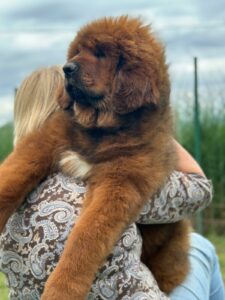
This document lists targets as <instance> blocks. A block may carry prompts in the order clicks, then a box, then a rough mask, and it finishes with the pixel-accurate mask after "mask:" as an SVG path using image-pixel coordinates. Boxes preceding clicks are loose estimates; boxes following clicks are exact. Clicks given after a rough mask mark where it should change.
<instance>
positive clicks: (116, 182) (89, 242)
mask: <svg viewBox="0 0 225 300" xmlns="http://www.w3.org/2000/svg"><path fill="white" fill-rule="evenodd" d="M63 69H64V72H65V90H64V92H63V93H62V95H60V97H59V104H60V106H61V107H62V109H61V110H59V111H58V112H56V113H54V114H53V116H52V117H50V118H49V119H48V120H47V121H46V122H45V124H44V125H43V127H42V128H41V129H39V130H37V131H35V132H33V133H31V134H30V135H28V136H26V137H25V138H24V139H23V140H22V141H21V142H20V143H19V144H18V146H17V147H16V148H15V149H14V151H13V153H12V154H11V155H10V156H9V157H8V158H7V159H6V160H5V161H4V162H3V164H2V165H1V168H0V177H1V182H0V212H1V213H0V229H2V228H3V226H4V225H5V222H6V220H7V219H8V217H9V216H10V215H11V214H12V212H13V211H14V210H15V209H16V208H17V207H18V206H19V205H20V204H21V202H22V201H23V199H24V197H25V196H26V195H27V193H29V192H30V191H31V189H32V188H34V187H35V186H36V185H37V184H38V183H39V182H40V180H42V179H43V178H45V177H46V176H47V175H48V174H49V173H50V172H52V171H54V170H56V169H58V168H59V164H58V162H59V161H60V160H61V159H62V157H63V155H64V153H65V152H66V151H68V150H70V151H71V150H72V151H73V152H74V155H75V156H76V158H77V159H76V161H77V163H78V164H81V165H83V166H85V168H84V171H83V173H82V176H83V177H85V178H86V179H87V180H88V191H87V194H86V199H85V203H84V209H83V212H82V214H81V216H80V218H79V220H78V222H77V223H76V226H74V228H73V229H72V232H71V234H70V235H69V237H68V240H67V242H66V245H65V249H64V252H63V254H62V256H61V259H60V261H59V263H58V265H57V267H56V269H55V270H54V271H53V273H52V274H51V275H50V277H49V279H48V281H47V283H46V287H45V290H44V294H43V296H42V299H44V300H45V299H48V300H49V299H51V300H54V299H60V300H61V299H64V300H67V299H76V300H78V299H80V300H81V299H82V300H83V299H85V296H86V295H87V293H88V291H89V289H90V287H91V284H92V282H93V280H94V277H95V274H96V272H97V270H98V269H99V267H100V266H101V265H102V263H103V262H104V260H105V259H106V257H107V256H108V255H109V254H110V252H111V251H112V249H113V246H114V245H115V243H116V242H117V240H118V239H119V237H120V235H121V233H122V232H123V231H124V230H125V229H126V227H127V226H128V225H129V224H130V223H131V222H135V220H136V219H137V217H138V214H139V213H140V210H141V209H142V207H143V205H144V204H145V203H146V201H147V200H148V199H150V197H151V196H152V195H153V194H154V193H155V192H156V191H157V190H158V189H159V188H160V187H161V186H162V185H163V183H164V182H165V180H166V178H167V177H168V175H169V174H170V173H171V171H172V170H174V168H175V162H176V158H175V153H174V152H175V151H174V146H173V141H172V120H171V111H170V103H169V96H170V81H169V76H168V68H167V64H166V62H165V55H164V47H163V46H162V45H161V43H160V42H159V41H158V39H157V38H156V37H155V36H154V35H153V33H152V31H151V28H150V27H149V26H145V25H143V24H142V22H141V21H140V20H139V19H136V18H129V17H127V16H122V17H118V18H104V19H100V20H96V21H94V22H92V23H90V24H87V25H86V26H84V27H83V28H81V29H80V31H79V32H78V33H77V35H76V37H75V39H74V40H73V41H72V43H71V44H70V46H69V51H68V60H67V63H66V64H65V65H64V68H63ZM78 175H80V174H78ZM12 186H13V189H12V188H11V187H12ZM140 230H141V233H142V235H143V239H144V245H143V261H144V262H145V263H146V264H147V265H148V267H149V268H150V270H151V271H152V272H153V274H154V276H155V277H156V279H157V281H158V284H159V286H160V288H161V289H162V290H163V291H165V292H166V293H168V292H170V291H171V290H172V289H173V288H174V287H175V286H176V285H178V284H179V283H180V282H182V281H183V280H184V278H185V275H186V273H187V270H188V259H187V250H188V235H187V233H188V226H187V224H186V223H185V221H181V222H178V223H175V224H167V225H149V226H147V225H146V226H144V225H143V226H142V227H140Z"/></svg>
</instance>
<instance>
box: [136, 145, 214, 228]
mask: <svg viewBox="0 0 225 300" xmlns="http://www.w3.org/2000/svg"><path fill="white" fill-rule="evenodd" d="M174 142H175V144H176V149H177V156H178V161H177V167H176V169H177V170H176V171H174V172H173V173H172V174H171V175H170V176H169V178H168V180H167V182H166V183H165V185H164V186H163V188H162V189H161V190H160V191H158V193H157V194H156V195H155V196H154V197H153V199H150V200H149V201H148V203H147V204H146V205H145V207H144V209H143V210H142V212H141V214H140V216H139V218H138V220H137V223H142V224H157V223H158V224H161V223H173V222H177V221H179V220H181V219H183V218H185V217H190V216H192V215H193V214H194V213H196V212H198V211H201V210H202V209H204V208H205V207H207V206H208V205H209V204H210V202H211V201H212V190H213V188H212V182H211V180H208V179H207V178H206V177H205V174H204V172H203V170H202V169H201V167H200V166H199V164H198V163H197V162H196V161H195V159H194V158H193V157H192V156H191V155H190V154H189V153H188V152H187V151H186V150H185V149H184V148H183V147H182V146H181V145H180V144H179V143H178V142H177V141H175V140H174Z"/></svg>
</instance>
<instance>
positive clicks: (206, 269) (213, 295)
mask: <svg viewBox="0 0 225 300" xmlns="http://www.w3.org/2000/svg"><path fill="white" fill-rule="evenodd" d="M189 259H190V272H189V274H188V276H187V278H186V280H185V281H184V282H183V283H182V284H181V285H179V286H178V287H177V288H176V289H174V290H173V292H172V293H171V294H170V298H171V300H225V291H224V283H223V280H222V276H221V272H220V267H219V263H218V258H217V255H216V251H215V248H214V246H213V245H212V244H211V243H210V242H209V241H208V240H207V239H205V238H204V237H203V236H201V235H199V234H197V233H191V249H190V252H189Z"/></svg>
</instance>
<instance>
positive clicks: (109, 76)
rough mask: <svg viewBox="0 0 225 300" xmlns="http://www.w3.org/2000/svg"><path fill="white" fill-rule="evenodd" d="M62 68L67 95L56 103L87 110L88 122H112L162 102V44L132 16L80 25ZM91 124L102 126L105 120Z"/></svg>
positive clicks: (164, 85)
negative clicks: (89, 118)
mask: <svg viewBox="0 0 225 300" xmlns="http://www.w3.org/2000/svg"><path fill="white" fill-rule="evenodd" d="M63 69H64V72H65V88H66V92H67V93H66V97H63V98H61V101H60V104H61V106H63V107H68V106H70V105H71V104H73V103H75V104H76V106H77V107H79V109H80V112H81V113H82V111H83V113H84V114H85V113H86V112H89V117H90V116H92V121H93V120H94V121H93V122H92V123H91V124H92V125H93V126H97V125H96V124H94V123H95V122H97V119H98V118H101V117H102V115H103V116H104V115H107V118H105V120H106V119H107V120H109V119H110V118H111V120H113V119H115V118H116V116H118V115H120V116H122V115H125V114H128V113H130V112H133V111H135V110H137V109H139V108H140V107H143V106H148V105H154V106H158V105H160V103H166V102H168V98H169V90H170V87H169V79H168V73H167V65H166V63H165V58H164V48H163V46H162V45H161V43H160V42H159V41H158V40H157V39H156V38H155V37H154V35H153V34H152V33H151V29H150V27H149V26H144V25H143V24H142V23H141V21H140V20H139V19H136V18H129V17H127V16H122V17H119V18H104V19H101V20H97V21H94V22H92V23H90V24H88V25H86V26H84V27H83V28H82V29H81V30H80V31H79V32H78V34H77V36H76V37H75V39H74V40H73V41H72V43H71V45H70V47H69V51H68V62H67V63H66V64H65V65H64V67H63ZM93 115H95V116H94V117H93ZM109 116H111V117H110V118H108V117H109ZM102 119H104V118H102ZM97 123H98V124H102V125H103V126H107V121H106V122H105V124H104V121H103V122H100V123H99V122H97ZM112 123H113V122H112ZM92 125H91V126H92ZM99 126H100V125H99Z"/></svg>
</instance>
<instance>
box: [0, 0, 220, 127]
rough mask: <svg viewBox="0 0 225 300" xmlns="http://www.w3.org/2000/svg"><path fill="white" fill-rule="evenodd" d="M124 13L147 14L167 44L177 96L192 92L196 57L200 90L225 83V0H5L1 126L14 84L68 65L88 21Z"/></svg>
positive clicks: (9, 112)
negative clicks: (38, 72) (39, 71)
mask: <svg viewBox="0 0 225 300" xmlns="http://www.w3.org/2000/svg"><path fill="white" fill-rule="evenodd" d="M122 14H128V15H131V16H135V17H141V18H142V19H143V21H144V23H146V24H151V25H152V28H153V29H154V31H155V33H156V35H158V37H159V38H160V39H161V40H162V41H163V43H164V44H165V46H166V55H167V61H168V63H169V65H170V74H171V82H172V96H173V98H176V101H178V98H179V97H180V95H182V93H187V95H189V96H190V98H192V95H193V57H198V67H199V68H198V74H199V82H200V91H201V89H202V88H205V89H209V90H210V89H214V88H215V87H216V88H218V89H220V88H221V87H223V86H224V81H225V71H224V69H225V2H224V0H216V1H215V0H173V1H168V0H82V1H81V0H79V1H78V0H63V1H59V0H38V1H34V0H1V2H0V57H1V59H0V61H1V62H0V126H1V125H3V124H5V123H6V122H9V121H10V120H12V117H13V101H14V90H15V88H16V87H18V86H19V85H20V83H21V81H22V80H23V79H24V78H25V77H26V76H27V75H28V74H29V73H31V72H32V71H34V70H35V69H37V68H41V67H47V66H51V65H53V64H61V65H63V64H64V63H65V62H66V54H67V48H68V45H69V43H70V41H71V40H72V39H73V38H74V36H75V34H76V32H77V31H78V30H79V28H80V27H81V26H82V25H84V24H85V23H87V22H89V21H91V20H94V19H97V18H99V17H104V16H119V15H122ZM176 101H175V102H176ZM207 101H210V99H207ZM212 101H213V100H212ZM178 102H179V101H178ZM181 105H188V104H186V103H185V104H184V103H181Z"/></svg>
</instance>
